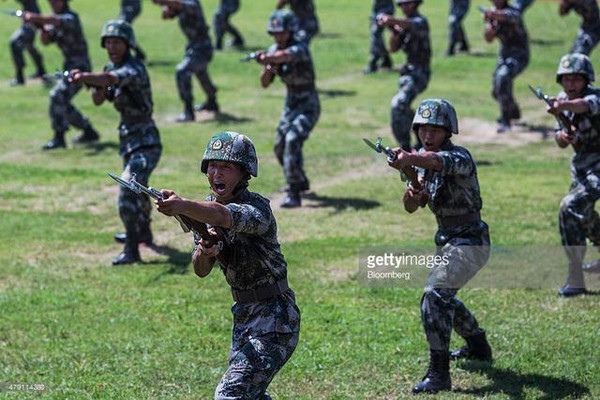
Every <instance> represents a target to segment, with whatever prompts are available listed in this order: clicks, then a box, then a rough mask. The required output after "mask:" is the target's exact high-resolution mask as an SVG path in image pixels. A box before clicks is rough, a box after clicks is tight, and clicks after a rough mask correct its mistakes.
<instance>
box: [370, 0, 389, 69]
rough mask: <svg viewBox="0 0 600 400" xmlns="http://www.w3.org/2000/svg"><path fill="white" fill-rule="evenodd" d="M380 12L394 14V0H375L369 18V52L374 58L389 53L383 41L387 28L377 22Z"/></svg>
mask: <svg viewBox="0 0 600 400" xmlns="http://www.w3.org/2000/svg"><path fill="white" fill-rule="evenodd" d="M379 14H386V15H394V2H393V0H373V12H372V13H371V17H370V18H369V32H370V35H369V52H370V54H371V58H372V59H374V60H377V59H379V58H383V57H385V56H388V55H389V53H388V50H387V49H386V47H385V43H384V41H383V32H384V31H385V28H384V27H383V26H380V25H379V24H378V23H377V16H378V15H379Z"/></svg>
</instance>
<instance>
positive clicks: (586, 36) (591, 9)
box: [567, 0, 600, 55]
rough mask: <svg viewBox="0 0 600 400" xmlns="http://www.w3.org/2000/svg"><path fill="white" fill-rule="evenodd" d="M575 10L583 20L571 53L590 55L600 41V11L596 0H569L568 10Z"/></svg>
mask: <svg viewBox="0 0 600 400" xmlns="http://www.w3.org/2000/svg"><path fill="white" fill-rule="evenodd" d="M571 9H572V10H574V11H575V12H576V13H577V14H579V15H581V18H583V21H582V22H581V27H580V28H579V31H578V32H577V37H576V38H575V41H574V42H573V47H572V48H571V53H582V54H586V55H589V54H590V53H591V52H592V50H593V49H594V47H596V45H597V44H598V41H600V11H599V10H598V3H597V2H596V0H574V1H573V2H568V9H567V11H570V10H571Z"/></svg>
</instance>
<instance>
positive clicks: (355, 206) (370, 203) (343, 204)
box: [302, 193, 381, 213]
mask: <svg viewBox="0 0 600 400" xmlns="http://www.w3.org/2000/svg"><path fill="white" fill-rule="evenodd" d="M302 197H303V198H305V199H307V200H310V201H311V203H309V204H306V205H305V206H306V207H307V208H333V209H334V210H333V213H339V212H342V211H346V210H348V209H352V210H370V209H372V208H375V207H379V206H380V205H381V203H379V202H378V201H375V200H366V199H358V198H351V197H327V196H319V195H318V194H316V193H308V194H306V195H303V196H302Z"/></svg>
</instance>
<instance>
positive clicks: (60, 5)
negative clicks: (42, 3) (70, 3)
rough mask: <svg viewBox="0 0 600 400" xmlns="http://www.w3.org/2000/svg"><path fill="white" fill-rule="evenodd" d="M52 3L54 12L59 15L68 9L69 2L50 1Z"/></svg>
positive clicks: (62, 0)
mask: <svg viewBox="0 0 600 400" xmlns="http://www.w3.org/2000/svg"><path fill="white" fill-rule="evenodd" d="M48 2H49V3H50V7H52V11H53V12H54V13H55V14H59V13H61V12H63V11H64V10H65V8H66V7H67V0H48Z"/></svg>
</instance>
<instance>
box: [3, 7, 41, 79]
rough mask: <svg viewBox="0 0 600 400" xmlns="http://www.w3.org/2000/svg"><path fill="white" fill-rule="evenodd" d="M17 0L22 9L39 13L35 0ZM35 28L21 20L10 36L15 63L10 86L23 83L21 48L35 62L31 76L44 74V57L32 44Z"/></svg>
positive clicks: (23, 62) (37, 76) (23, 67)
mask: <svg viewBox="0 0 600 400" xmlns="http://www.w3.org/2000/svg"><path fill="white" fill-rule="evenodd" d="M18 1H19V3H21V4H22V5H23V11H29V12H32V13H36V14H39V13H40V8H39V7H38V4H37V0H18ZM35 30H36V27H35V25H33V24H31V23H26V22H25V21H23V24H22V25H21V27H20V28H19V29H17V30H16V31H15V32H14V33H13V34H12V36H11V37H10V51H11V54H12V59H13V63H14V64H15V78H14V79H12V80H11V81H10V85H11V86H17V85H24V84H25V75H24V74H23V70H24V69H25V58H24V57H23V50H27V51H28V52H29V55H30V56H31V59H32V60H33V62H34V63H35V67H36V72H35V74H34V75H32V77H33V78H42V77H43V76H44V75H45V74H46V69H45V68H44V59H43V57H42V55H41V54H40V52H39V51H38V49H37V48H36V47H35V44H34V41H35Z"/></svg>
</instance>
